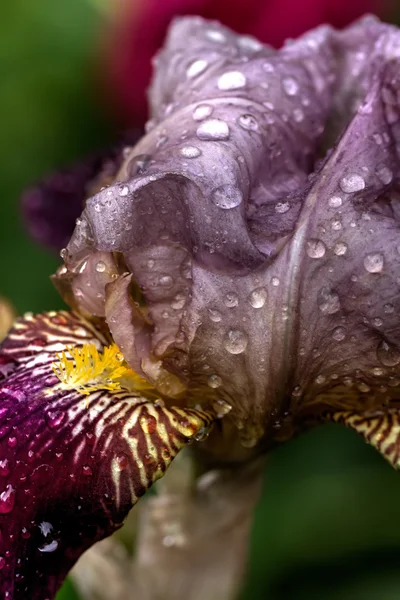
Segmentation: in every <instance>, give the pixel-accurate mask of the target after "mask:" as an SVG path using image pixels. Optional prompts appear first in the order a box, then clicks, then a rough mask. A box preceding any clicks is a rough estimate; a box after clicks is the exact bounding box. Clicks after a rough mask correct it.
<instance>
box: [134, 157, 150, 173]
mask: <svg viewBox="0 0 400 600" xmlns="http://www.w3.org/2000/svg"><path fill="white" fill-rule="evenodd" d="M150 161H151V156H150V154H137V155H136V156H134V157H133V158H132V159H131V160H130V162H129V171H130V173H131V174H132V175H141V174H142V173H144V171H145V170H146V169H147V167H148V166H149V164H150Z"/></svg>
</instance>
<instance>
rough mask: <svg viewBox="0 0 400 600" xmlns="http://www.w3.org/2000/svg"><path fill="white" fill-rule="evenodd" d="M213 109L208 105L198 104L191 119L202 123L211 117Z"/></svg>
mask: <svg viewBox="0 0 400 600" xmlns="http://www.w3.org/2000/svg"><path fill="white" fill-rule="evenodd" d="M212 111H213V107H212V106H211V105H210V104H199V105H198V106H196V108H195V109H194V111H193V119H194V120H195V121H202V120H203V119H206V118H207V117H209V116H210V115H211V113H212Z"/></svg>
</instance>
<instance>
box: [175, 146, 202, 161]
mask: <svg viewBox="0 0 400 600" xmlns="http://www.w3.org/2000/svg"><path fill="white" fill-rule="evenodd" d="M179 154H180V155H181V156H183V157H184V158H197V157H198V156H200V155H201V150H200V149H199V148H197V147H196V146H182V148H180V150H179Z"/></svg>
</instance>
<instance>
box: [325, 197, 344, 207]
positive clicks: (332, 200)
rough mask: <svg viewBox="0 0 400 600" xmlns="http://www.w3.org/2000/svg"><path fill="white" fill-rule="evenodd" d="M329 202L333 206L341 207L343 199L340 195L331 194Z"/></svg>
mask: <svg viewBox="0 0 400 600" xmlns="http://www.w3.org/2000/svg"><path fill="white" fill-rule="evenodd" d="M328 204H329V206H330V207H331V208H339V206H342V199H341V197H340V196H331V197H330V198H329V200H328Z"/></svg>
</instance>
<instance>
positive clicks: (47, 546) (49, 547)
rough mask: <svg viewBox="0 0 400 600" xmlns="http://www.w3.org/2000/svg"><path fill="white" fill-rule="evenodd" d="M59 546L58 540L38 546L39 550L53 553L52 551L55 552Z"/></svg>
mask: <svg viewBox="0 0 400 600" xmlns="http://www.w3.org/2000/svg"><path fill="white" fill-rule="evenodd" d="M57 548H58V542H57V540H53V541H52V542H50V543H49V544H43V546H40V547H39V548H38V550H39V552H47V553H51V552H55V551H56V550H57Z"/></svg>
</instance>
